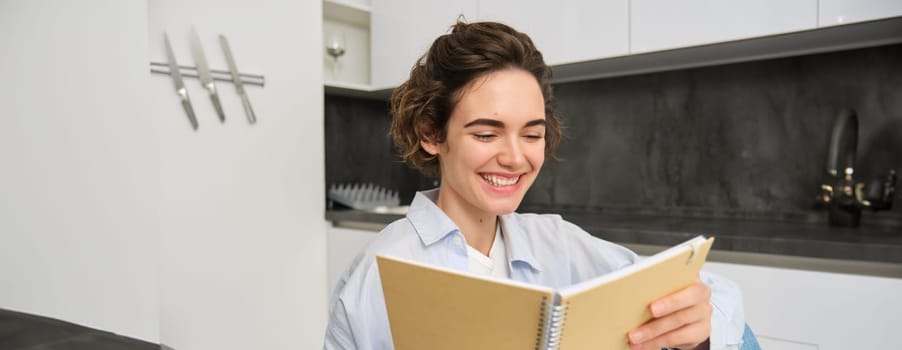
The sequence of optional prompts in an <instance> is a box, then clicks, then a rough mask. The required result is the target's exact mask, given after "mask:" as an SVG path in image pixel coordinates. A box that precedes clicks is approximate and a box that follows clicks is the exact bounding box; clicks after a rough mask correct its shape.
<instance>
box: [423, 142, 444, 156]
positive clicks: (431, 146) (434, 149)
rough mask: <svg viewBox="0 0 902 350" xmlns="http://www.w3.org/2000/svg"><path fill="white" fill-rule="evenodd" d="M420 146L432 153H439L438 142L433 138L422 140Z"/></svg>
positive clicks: (435, 154)
mask: <svg viewBox="0 0 902 350" xmlns="http://www.w3.org/2000/svg"><path fill="white" fill-rule="evenodd" d="M420 147H422V148H423V150H424V151H426V153H429V154H430V155H433V156H437V155H438V149H439V147H438V144H437V143H435V142H433V141H432V140H420Z"/></svg>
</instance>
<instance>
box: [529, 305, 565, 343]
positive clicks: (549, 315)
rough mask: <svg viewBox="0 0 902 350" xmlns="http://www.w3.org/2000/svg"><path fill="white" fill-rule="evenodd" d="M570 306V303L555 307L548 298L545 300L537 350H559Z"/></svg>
mask: <svg viewBox="0 0 902 350" xmlns="http://www.w3.org/2000/svg"><path fill="white" fill-rule="evenodd" d="M569 305H570V304H569V303H568V304H563V305H553V304H552V303H550V302H549V301H548V298H543V300H542V316H541V318H540V321H541V323H540V326H539V328H540V329H539V341H538V343H537V344H536V350H557V349H558V348H559V347H560V346H561V335H562V334H563V327H564V320H565V319H566V318H567V309H568V307H569ZM546 321H547V322H546Z"/></svg>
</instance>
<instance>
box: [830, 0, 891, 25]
mask: <svg viewBox="0 0 902 350" xmlns="http://www.w3.org/2000/svg"><path fill="white" fill-rule="evenodd" d="M819 4H820V8H819V9H818V15H819V18H818V26H819V27H826V26H834V25H841V24H848V23H853V22H862V21H869V20H874V19H881V18H889V17H896V16H902V1H899V0H854V1H853V0H821V1H819Z"/></svg>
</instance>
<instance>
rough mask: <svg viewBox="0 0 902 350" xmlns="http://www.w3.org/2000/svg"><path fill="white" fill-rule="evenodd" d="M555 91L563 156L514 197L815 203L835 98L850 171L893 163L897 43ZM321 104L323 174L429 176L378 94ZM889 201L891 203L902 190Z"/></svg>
mask: <svg viewBox="0 0 902 350" xmlns="http://www.w3.org/2000/svg"><path fill="white" fill-rule="evenodd" d="M555 95H556V99H557V104H556V105H557V111H558V112H559V114H560V115H561V116H562V119H563V121H564V123H565V125H566V126H567V129H566V130H565V134H566V135H567V137H566V138H565V139H564V141H563V142H562V144H561V147H560V148H559V151H558V156H559V157H560V158H561V160H560V161H554V160H551V159H548V160H547V161H546V163H545V167H544V169H543V170H542V174H541V175H540V176H539V178H538V180H537V182H536V184H535V185H534V186H533V188H532V189H531V190H530V192H529V193H528V194H527V196H526V198H525V199H524V202H523V207H525V208H530V209H537V210H543V208H544V209H549V210H551V209H553V208H565V207H566V208H593V209H615V210H629V209H630V208H641V209H642V210H646V211H647V210H656V211H660V212H686V211H687V210H689V211H692V210H701V211H703V212H730V213H740V214H742V213H747V214H749V215H761V214H766V213H788V214H796V215H798V214H801V215H803V216H804V215H809V214H810V215H809V216H811V215H816V214H817V213H820V211H817V210H815V209H813V208H814V198H815V195H816V194H817V193H818V188H819V187H820V184H821V183H822V181H823V180H824V179H825V175H826V170H825V169H826V161H827V144H828V140H829V133H830V129H831V127H832V122H833V118H834V117H835V116H836V115H837V113H838V112H839V111H840V110H841V109H844V108H851V109H854V110H856V111H857V112H858V117H859V141H858V157H857V162H856V174H855V177H856V180H858V181H866V180H869V179H872V178H877V177H883V176H885V174H886V172H887V171H888V170H889V169H895V170H896V172H897V173H900V174H902V45H891V46H883V47H875V48H868V49H860V50H851V51H842V52H833V53H826V54H817V55H809V56H800V57H793V58H783V59H774V60H766V61H757V62H749V63H739V64H730V65H722V66H714V67H704V68H696V69H686V70H677V71H669V72H663V73H652V74H643V75H634V76H627V77H618V78H609V79H600V80H593V81H584V82H575V83H565V84H558V85H556V86H555ZM325 106H326V122H325V125H326V160H327V161H326V179H327V182H328V184H332V183H344V182H350V181H365V182H373V183H376V184H379V185H382V186H387V187H391V188H394V189H396V190H400V191H401V193H402V202H406V201H409V199H410V198H411V197H412V196H413V192H414V191H416V190H418V189H423V188H429V187H432V184H433V183H434V182H433V181H431V180H428V179H424V178H422V177H420V176H419V175H418V174H417V173H415V172H413V171H411V170H408V169H406V168H405V167H404V165H403V164H401V163H399V161H398V157H397V156H395V155H394V153H393V151H392V148H391V142H390V140H389V138H388V136H387V133H388V125H389V121H390V117H389V114H388V104H387V103H386V102H385V101H376V100H364V99H357V98H347V97H339V96H331V95H327V96H326V100H325ZM328 184H327V185H328ZM897 185H898V184H897ZM895 204H896V205H895V206H894V209H893V211H892V214H889V215H890V216H892V217H897V216H899V215H902V191H897V193H896V198H895ZM868 215H870V214H869V213H866V214H865V218H866V219H865V220H867V216H868ZM882 216H887V214H883V215H882Z"/></svg>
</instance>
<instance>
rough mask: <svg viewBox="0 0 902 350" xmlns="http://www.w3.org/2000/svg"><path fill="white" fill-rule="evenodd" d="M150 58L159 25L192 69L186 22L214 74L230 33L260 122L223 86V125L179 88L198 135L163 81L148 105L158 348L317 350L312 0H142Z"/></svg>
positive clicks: (316, 7)
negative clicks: (251, 78) (261, 83)
mask: <svg viewBox="0 0 902 350" xmlns="http://www.w3.org/2000/svg"><path fill="white" fill-rule="evenodd" d="M148 5H149V12H150V16H149V23H148V28H149V29H148V35H149V57H150V59H151V60H153V61H165V52H164V49H163V31H164V30H165V31H166V32H168V33H169V37H170V40H171V42H172V45H173V48H174V50H175V54H176V56H177V58H178V60H179V62H180V63H181V64H184V65H193V57H192V55H191V51H190V46H189V42H190V41H189V38H190V37H189V31H190V28H191V26H192V25H193V26H195V27H196V28H197V30H198V32H199V34H200V37H201V41H202V43H203V45H204V49H205V50H206V54H207V58H208V60H209V61H210V65H211V66H212V67H213V68H214V69H225V67H226V63H225V58H224V56H223V53H222V49H221V48H220V45H219V42H218V39H217V35H218V34H220V33H221V34H225V35H226V36H227V37H228V39H229V42H230V44H231V47H232V51H233V53H234V55H235V60H236V61H237V64H238V68H239V69H240V70H241V71H242V72H246V73H255V74H262V75H265V77H266V86H265V87H263V88H261V87H255V86H247V87H246V89H247V93H248V94H249V95H250V100H251V103H252V105H253V107H254V109H255V111H256V114H257V119H258V122H257V124H256V125H249V124H248V122H247V119H246V117H245V115H244V111H243V109H242V106H241V102H240V99H239V97H238V95H237V94H236V93H235V89H234V87H233V86H232V85H231V84H229V83H219V84H218V89H219V91H220V94H221V98H222V104H223V108H224V110H225V114H226V122H225V123H224V124H220V122H219V121H218V120H217V119H216V117H215V114H214V112H213V108H212V105H211V103H210V102H209V98H208V95H207V93H206V91H205V90H202V89H201V87H200V84H199V82H198V81H196V80H188V81H187V85H188V90H189V93H190V95H191V98H192V100H193V101H194V106H195V110H196V111H197V118H198V121H199V124H200V128H199V129H198V130H197V131H196V132H195V131H193V130H192V129H191V128H190V127H189V124H188V121H187V119H186V117H185V113H184V111H183V110H182V106H181V104H180V103H179V100H178V99H177V97H176V95H175V92H174V90H173V87H172V83H171V79H169V78H168V77H166V76H161V75H155V76H153V77H151V84H150V91H149V94H148V96H147V98H148V99H149V100H150V101H151V102H152V106H153V115H154V118H157V119H159V123H160V166H161V168H160V173H161V179H160V181H161V188H162V191H161V205H160V212H161V218H160V232H161V239H162V249H161V279H160V283H161V287H162V292H161V295H160V305H161V309H160V325H161V326H160V328H161V336H160V338H161V341H162V342H163V343H164V344H166V345H168V346H171V347H174V348H175V349H178V350H181V349H192V350H193V349H217V350H219V349H315V348H320V347H322V339H323V338H322V337H323V330H324V329H325V322H326V311H327V310H326V309H327V305H326V299H327V296H326V291H327V287H326V285H325V284H326V268H325V264H326V260H325V259H326V255H325V254H326V253H325V252H326V243H325V234H326V222H325V220H324V203H323V198H324V183H325V182H324V178H323V176H324V170H323V167H324V159H323V157H324V151H323V120H322V118H323V88H322V81H323V79H322V77H323V75H322V74H323V73H322V66H323V65H322V55H321V52H322V50H323V46H322V42H323V41H322V9H321V6H322V4H321V2H319V1H275V0H266V1H246V0H230V1H214V0H193V1H177V0H151V1H149V3H148Z"/></svg>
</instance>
